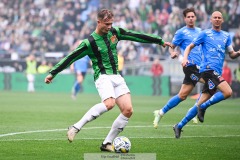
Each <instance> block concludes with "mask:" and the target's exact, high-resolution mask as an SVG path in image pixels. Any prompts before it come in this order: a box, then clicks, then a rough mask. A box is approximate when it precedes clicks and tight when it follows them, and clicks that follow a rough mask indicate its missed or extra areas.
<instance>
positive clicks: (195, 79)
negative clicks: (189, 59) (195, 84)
mask: <svg viewBox="0 0 240 160" xmlns="http://www.w3.org/2000/svg"><path fill="white" fill-rule="evenodd" d="M190 78H191V79H192V80H193V81H198V77H197V76H196V75H195V74H191V75H190Z"/></svg>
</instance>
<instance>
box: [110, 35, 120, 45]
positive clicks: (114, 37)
mask: <svg viewBox="0 0 240 160" xmlns="http://www.w3.org/2000/svg"><path fill="white" fill-rule="evenodd" d="M110 39H111V42H112V43H113V44H116V43H117V42H118V39H117V37H116V35H113V36H112V37H111V38H110Z"/></svg>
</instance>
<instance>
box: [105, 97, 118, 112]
mask: <svg viewBox="0 0 240 160" xmlns="http://www.w3.org/2000/svg"><path fill="white" fill-rule="evenodd" d="M104 104H105V106H106V107H107V109H108V110H111V109H112V108H113V107H114V106H115V104H116V101H115V99H114V98H108V99H106V100H105V101H104Z"/></svg>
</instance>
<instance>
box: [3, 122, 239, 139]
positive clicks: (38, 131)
mask: <svg viewBox="0 0 240 160" xmlns="http://www.w3.org/2000/svg"><path fill="white" fill-rule="evenodd" d="M172 126H173V125H161V127H172ZM229 126H236V127H240V125H188V127H229ZM110 128H111V127H86V128H82V129H84V130H92V129H110ZM126 128H153V126H152V125H151V126H127V127H126ZM153 129H154V128H153ZM66 130H67V129H52V130H35V131H25V132H13V133H6V134H0V138H1V137H7V136H14V135H21V134H31V133H43V132H59V131H66ZM239 136H240V135H219V136H185V137H184V138H193V137H239ZM129 138H172V136H171V137H170V136H169V137H129ZM81 139H102V138H81ZM16 140H20V141H21V140H63V139H14V140H0V141H16ZM64 140H65V139H64Z"/></svg>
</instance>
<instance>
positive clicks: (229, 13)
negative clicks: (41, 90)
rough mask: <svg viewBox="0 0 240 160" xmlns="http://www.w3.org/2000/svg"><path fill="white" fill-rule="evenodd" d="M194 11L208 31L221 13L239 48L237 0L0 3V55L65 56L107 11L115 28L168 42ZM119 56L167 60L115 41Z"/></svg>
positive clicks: (150, 49) (153, 49) (152, 49)
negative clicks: (187, 10) (185, 14)
mask: <svg viewBox="0 0 240 160" xmlns="http://www.w3.org/2000/svg"><path fill="white" fill-rule="evenodd" d="M186 7H194V8H195V9H196V12H197V26H198V27H201V28H202V29H206V28H209V27H211V24H210V22H209V16H210V15H211V13H212V11H214V10H219V11H221V12H222V13H223V16H224V20H225V22H224V24H223V30H226V31H230V32H231V33H232V36H233V42H234V43H233V46H234V48H235V49H236V50H238V49H239V47H240V21H239V20H240V1H239V0H1V1H0V55H7V56H8V57H10V58H11V59H12V60H19V59H24V58H25V57H27V56H28V55H30V54H34V55H35V56H36V57H37V58H38V59H39V60H40V61H43V60H44V59H45V53H47V52H63V53H64V54H67V53H69V51H71V50H72V49H73V46H76V45H78V43H79V40H80V39H84V38H87V37H88V36H89V34H90V33H91V32H92V31H93V30H94V29H95V23H96V13H97V11H98V9H100V8H110V9H112V10H113V12H114V14H115V22H114V26H120V27H123V28H127V29H133V30H136V31H144V32H147V33H154V34H158V35H160V36H162V38H163V39H164V40H165V41H171V40H172V37H173V34H174V33H175V31H176V30H177V29H179V28H180V27H182V26H183V25H185V23H184V21H183V16H182V10H183V9H184V8H186ZM118 47H119V48H118V49H119V52H121V53H123V56H124V59H125V60H126V61H142V62H146V61H150V60H153V59H154V58H156V57H158V58H160V59H165V58H166V57H168V51H167V49H164V48H162V47H159V46H158V45H144V44H140V43H134V42H130V41H127V42H120V44H119V45H118Z"/></svg>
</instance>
